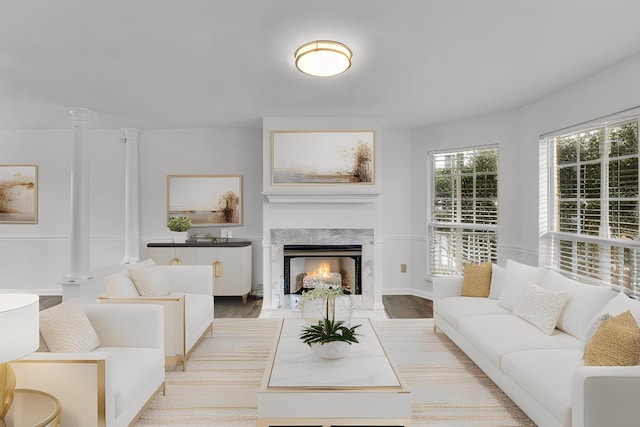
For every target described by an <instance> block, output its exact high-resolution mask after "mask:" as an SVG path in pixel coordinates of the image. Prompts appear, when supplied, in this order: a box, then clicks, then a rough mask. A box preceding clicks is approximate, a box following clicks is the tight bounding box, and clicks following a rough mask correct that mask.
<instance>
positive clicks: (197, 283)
mask: <svg viewBox="0 0 640 427" xmlns="http://www.w3.org/2000/svg"><path fill="white" fill-rule="evenodd" d="M150 268H154V269H157V270H159V271H161V272H162V274H163V275H164V276H165V277H166V278H167V281H168V282H169V286H171V290H172V291H173V292H184V293H185V294H204V295H213V266H212V265H156V266H153V267H150Z"/></svg>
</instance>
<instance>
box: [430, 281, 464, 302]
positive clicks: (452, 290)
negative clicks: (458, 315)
mask: <svg viewBox="0 0 640 427" xmlns="http://www.w3.org/2000/svg"><path fill="white" fill-rule="evenodd" d="M463 281H464V277H462V276H436V277H434V278H433V299H434V300H438V299H441V298H449V297H459V296H460V294H461V293H462V282H463Z"/></svg>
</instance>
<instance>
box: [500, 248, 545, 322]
mask: <svg viewBox="0 0 640 427" xmlns="http://www.w3.org/2000/svg"><path fill="white" fill-rule="evenodd" d="M544 272H545V269H544V268H542V267H534V266H532V265H526V264H521V263H519V262H516V261H513V260H511V259H510V260H508V261H507V270H506V272H505V278H504V287H503V289H502V293H501V294H500V299H499V300H498V305H499V306H500V307H502V308H506V309H507V310H511V311H513V306H514V305H515V303H516V301H518V299H520V295H521V294H522V291H523V290H524V288H525V286H526V285H527V284H528V283H535V284H536V285H538V284H540V282H541V281H542V277H543V275H544Z"/></svg>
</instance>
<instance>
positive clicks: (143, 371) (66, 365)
mask: <svg viewBox="0 0 640 427" xmlns="http://www.w3.org/2000/svg"><path fill="white" fill-rule="evenodd" d="M82 309H83V311H84V313H86V316H87V318H88V319H89V322H90V323H91V326H92V327H93V329H94V330H95V333H96V334H97V336H98V339H99V341H100V346H99V347H98V348H96V349H95V350H93V351H90V352H81V353H52V352H48V351H42V350H41V351H38V352H36V353H33V354H31V355H30V356H27V357H25V358H23V359H20V360H19V361H16V362H12V363H11V366H12V368H13V369H14V371H15V373H16V385H17V388H28V389H36V390H42V391H45V392H47V393H50V394H52V395H53V396H55V397H56V398H57V399H58V401H59V402H60V405H61V407H62V421H61V426H62V427H105V426H106V427H124V426H128V425H130V424H132V423H133V422H135V420H136V419H137V418H138V417H139V416H140V415H141V414H142V412H143V411H144V409H145V408H146V407H147V405H148V404H149V403H150V402H151V400H152V399H153V398H154V397H155V396H156V394H157V393H158V392H160V391H164V379H165V368H164V334H163V329H162V323H163V311H162V308H161V307H159V306H145V305H127V306H124V305H122V306H116V305H99V304H90V305H86V306H83V307H82Z"/></svg>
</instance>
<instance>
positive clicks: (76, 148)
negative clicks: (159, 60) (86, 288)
mask: <svg viewBox="0 0 640 427" xmlns="http://www.w3.org/2000/svg"><path fill="white" fill-rule="evenodd" d="M69 112H70V113H71V122H72V126H71V128H72V131H73V132H72V138H73V145H72V148H71V156H72V160H71V231H70V235H69V238H70V243H71V263H70V268H69V273H67V280H69V281H70V282H74V281H79V280H86V279H89V278H90V277H91V271H90V263H89V260H90V258H89V146H88V145H89V134H88V128H89V118H90V117H91V115H92V114H93V113H92V112H91V111H90V110H87V109H86V108H72V109H71V110H69Z"/></svg>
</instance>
